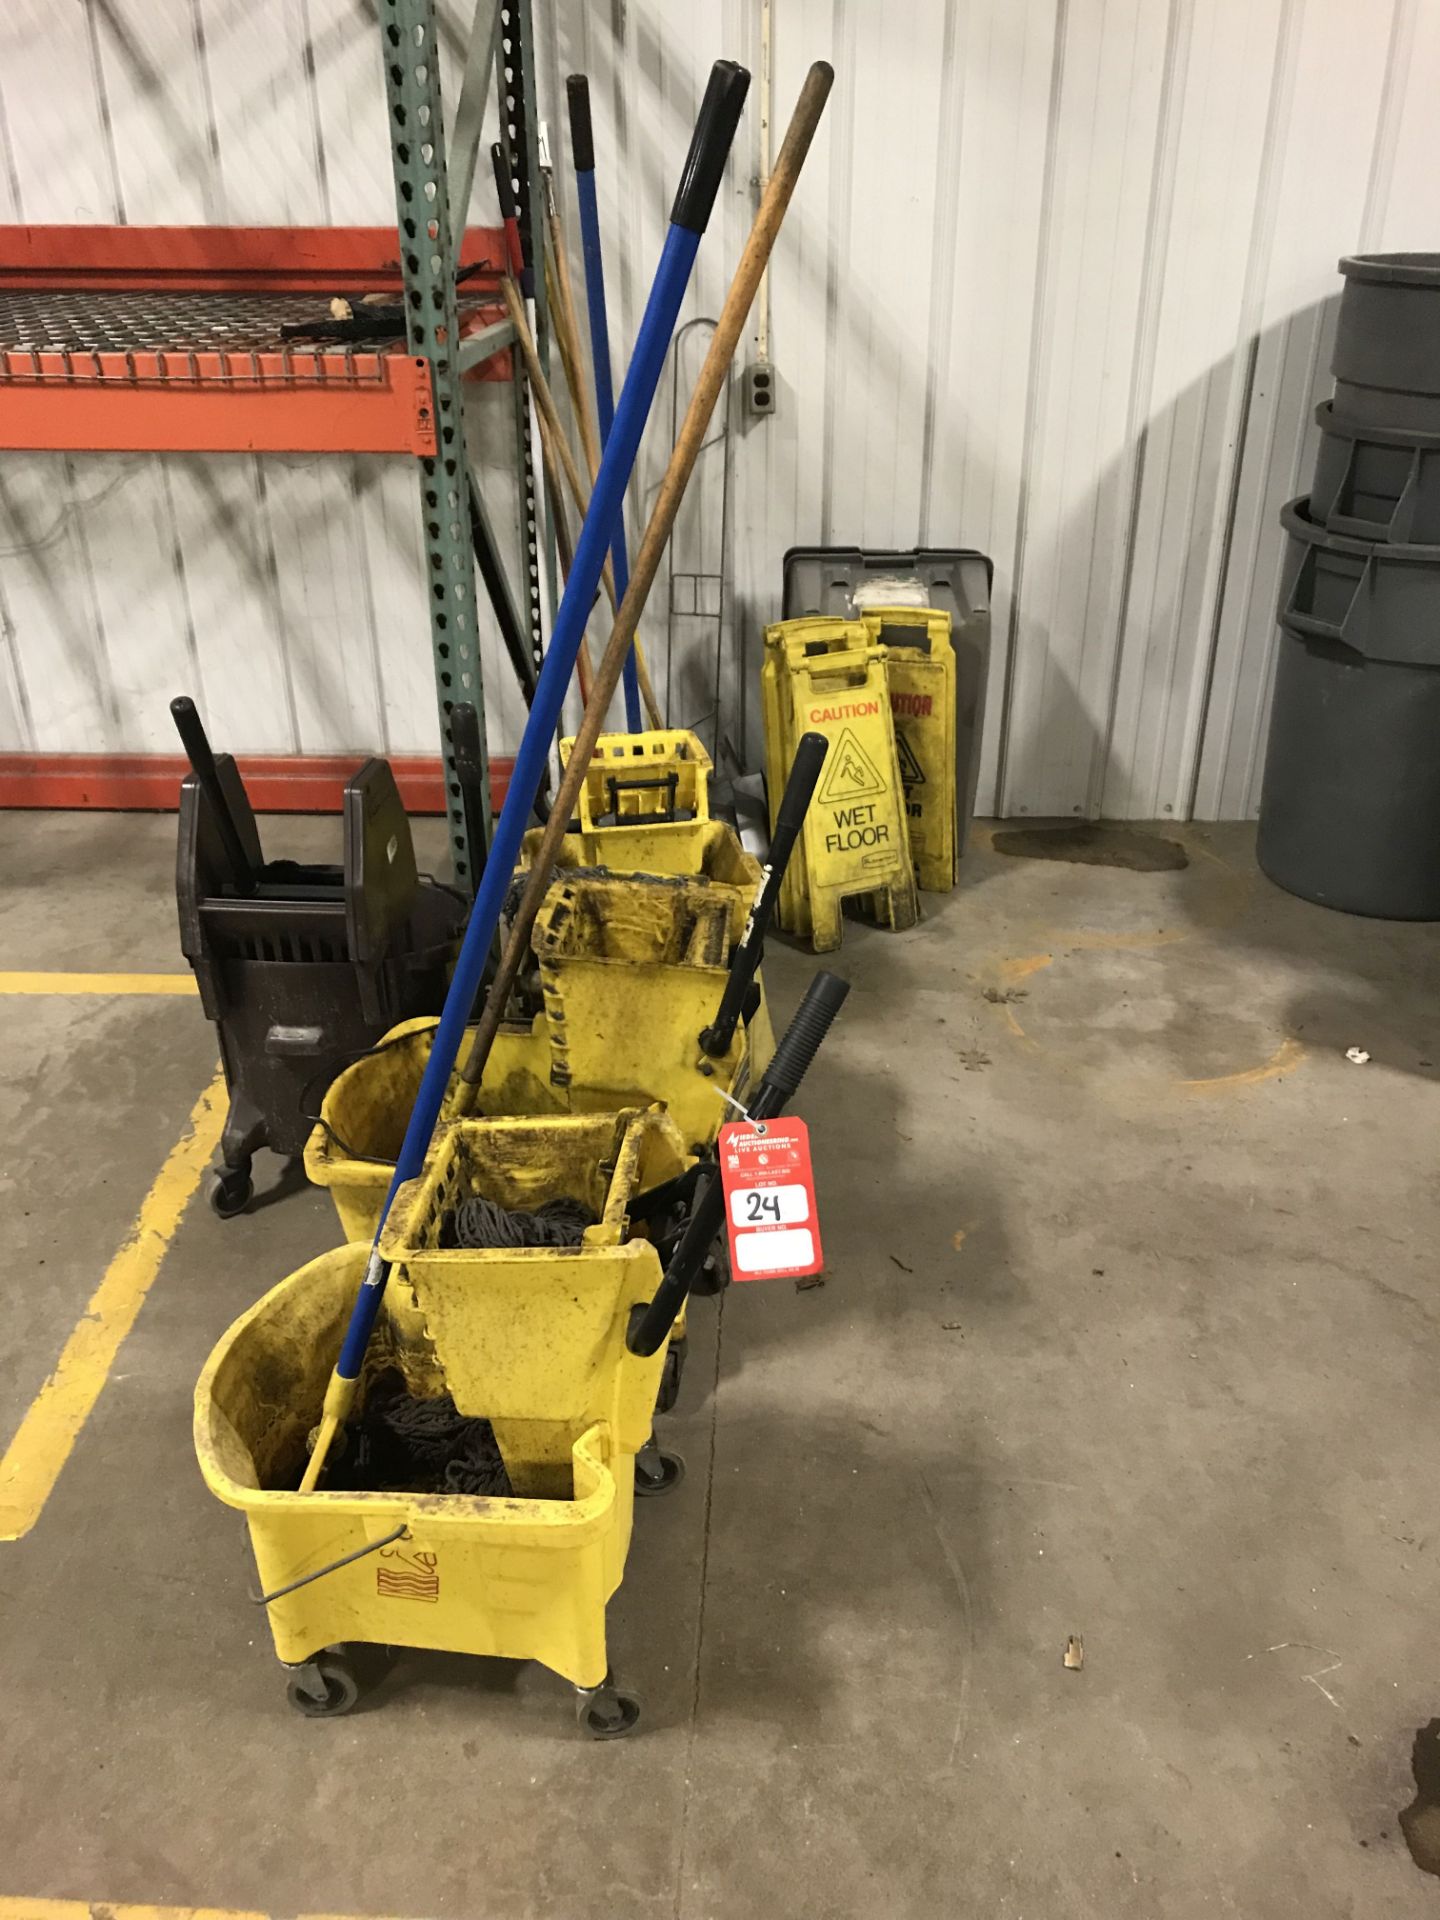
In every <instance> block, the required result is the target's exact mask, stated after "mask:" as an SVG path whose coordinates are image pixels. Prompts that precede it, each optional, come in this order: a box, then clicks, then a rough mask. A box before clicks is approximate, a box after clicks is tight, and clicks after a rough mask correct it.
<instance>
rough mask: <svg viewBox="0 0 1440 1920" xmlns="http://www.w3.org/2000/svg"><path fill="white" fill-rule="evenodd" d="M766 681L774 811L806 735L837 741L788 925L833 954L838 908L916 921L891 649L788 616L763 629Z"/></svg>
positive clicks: (801, 855) (794, 876) (789, 890)
mask: <svg viewBox="0 0 1440 1920" xmlns="http://www.w3.org/2000/svg"><path fill="white" fill-rule="evenodd" d="M761 678H762V691H763V695H764V711H765V757H766V775H767V780H768V783H769V789H770V795H771V804H772V806H774V805H777V804H778V796H779V795H780V793H781V792H782V791H783V789H784V785H785V776H786V773H787V771H788V769H789V765H790V760H791V758H792V756H793V753H794V749H795V743H796V741H797V740H798V738H799V736H800V735H801V734H802V733H805V732H816V733H821V734H824V735H825V737H826V739H827V740H828V741H829V743H830V747H829V752H828V753H827V755H826V758H825V771H824V773H823V775H822V776H821V780H820V785H819V788H818V789H817V791H816V794H815V798H814V800H813V801H812V802H811V805H810V810H809V813H808V814H807V815H806V819H805V828H804V833H803V836H802V839H801V842H800V846H799V848H798V849H797V854H796V857H795V858H794V859H792V861H791V863H790V867H789V871H788V872H787V874H786V877H785V883H784V886H783V887H782V889H781V894H780V924H781V925H782V926H783V927H785V928H786V929H787V930H788V931H790V932H792V933H799V934H805V935H808V936H809V938H810V940H811V942H812V944H813V945H814V947H815V949H816V951H817V952H826V951H829V950H830V949H832V948H834V947H838V946H839V944H840V934H841V902H842V901H844V900H846V899H853V898H856V897H859V898H860V899H861V900H862V901H863V903H864V906H865V908H866V910H867V911H868V912H869V914H870V915H871V917H872V918H873V919H875V920H877V921H878V922H879V923H880V924H881V925H882V926H891V927H909V926H913V925H914V924H915V920H916V917H917V908H916V902H915V876H914V873H913V871H912V868H911V859H910V843H909V837H908V834H907V831H906V823H905V799H904V789H903V786H902V783H901V776H900V764H899V761H898V759H897V757H896V751H895V729H894V724H893V721H892V718H891V712H890V689H889V682H888V679H887V676H886V666H885V653H884V649H883V648H881V647H880V646H878V645H876V644H875V643H874V642H873V641H872V640H871V639H870V638H869V636H868V635H867V633H866V631H865V629H864V627H863V626H861V625H860V624H859V623H857V622H853V621H843V620H830V619H806V620H787V621H784V622H782V623H781V624H780V625H778V626H774V627H771V628H769V629H768V630H767V632H766V635H765V666H764V669H763V672H762V676H761Z"/></svg>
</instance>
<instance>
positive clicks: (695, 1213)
mask: <svg viewBox="0 0 1440 1920" xmlns="http://www.w3.org/2000/svg"><path fill="white" fill-rule="evenodd" d="M724 1224H725V1190H724V1186H723V1185H722V1183H721V1179H720V1169H719V1168H718V1167H716V1168H715V1169H714V1170H713V1172H712V1173H711V1174H710V1177H709V1179H708V1180H707V1181H706V1183H705V1186H704V1189H703V1190H702V1192H701V1193H700V1194H699V1196H698V1197H697V1199H696V1201H695V1205H694V1207H693V1208H692V1209H691V1213H690V1218H689V1219H688V1220H687V1221H686V1223H685V1231H684V1233H683V1234H682V1235H681V1236H680V1244H679V1246H678V1247H676V1249H675V1251H674V1253H672V1254H671V1256H670V1263H669V1265H668V1266H667V1267H666V1269H665V1273H664V1276H663V1278H662V1279H661V1281H660V1284H659V1286H658V1287H657V1288H656V1289H655V1297H654V1298H653V1299H652V1300H648V1301H646V1303H645V1305H644V1306H643V1307H642V1306H636V1307H634V1308H633V1309H632V1310H631V1315H630V1324H629V1326H628V1327H627V1328H626V1330H625V1345H626V1348H627V1349H628V1351H629V1352H631V1353H637V1354H639V1355H640V1356H641V1358H642V1359H644V1358H648V1356H649V1355H650V1354H652V1353H655V1352H657V1351H658V1349H659V1347H660V1343H661V1342H662V1341H663V1340H664V1339H665V1338H666V1337H667V1336H668V1334H669V1332H670V1329H671V1327H673V1326H674V1324H675V1319H676V1316H677V1315H678V1313H679V1312H680V1309H681V1307H683V1306H684V1304H685V1296H686V1295H687V1294H688V1293H689V1291H690V1289H691V1288H692V1287H693V1286H694V1284H695V1282H696V1281H697V1280H698V1279H699V1277H700V1269H701V1268H702V1267H703V1266H704V1264H705V1262H706V1259H707V1258H708V1257H709V1253H710V1249H711V1247H712V1246H714V1244H715V1236H716V1234H717V1233H719V1231H720V1229H721V1227H722V1226H723V1225H724Z"/></svg>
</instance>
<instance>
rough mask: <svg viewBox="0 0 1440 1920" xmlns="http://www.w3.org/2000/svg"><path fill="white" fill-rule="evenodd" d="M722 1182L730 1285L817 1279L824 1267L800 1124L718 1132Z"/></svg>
mask: <svg viewBox="0 0 1440 1920" xmlns="http://www.w3.org/2000/svg"><path fill="white" fill-rule="evenodd" d="M720 1179H721V1182H722V1184H723V1186H724V1189H725V1224H726V1227H727V1228H728V1230H729V1234H730V1272H731V1275H732V1277H733V1278H734V1279H736V1280H781V1279H785V1278H787V1277H788V1276H790V1275H792V1274H793V1275H795V1276H797V1277H798V1276H799V1275H801V1274H806V1273H818V1272H819V1271H820V1269H821V1267H823V1266H824V1264H825V1260H824V1256H823V1254H822V1253H821V1251H820V1222H819V1220H818V1218H817V1217H816V1213H815V1178H814V1175H813V1174H812V1173H811V1171H810V1129H809V1128H808V1127H807V1126H806V1124H805V1122H804V1121H803V1120H767V1121H765V1122H764V1123H763V1124H761V1125H757V1124H755V1123H754V1122H753V1121H750V1120H732V1121H730V1122H729V1123H728V1124H727V1125H725V1126H723V1127H721V1129H720Z"/></svg>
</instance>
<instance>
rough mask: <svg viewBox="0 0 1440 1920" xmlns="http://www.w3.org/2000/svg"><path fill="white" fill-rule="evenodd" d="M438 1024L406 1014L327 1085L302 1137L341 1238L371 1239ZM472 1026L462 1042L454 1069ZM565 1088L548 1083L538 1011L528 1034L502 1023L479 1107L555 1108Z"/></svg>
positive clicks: (309, 1170) (546, 1042) (545, 1034)
mask: <svg viewBox="0 0 1440 1920" xmlns="http://www.w3.org/2000/svg"><path fill="white" fill-rule="evenodd" d="M437 1024H438V1022H437V1021H435V1020H434V1019H424V1020H405V1021H402V1022H401V1024H400V1025H399V1026H398V1027H392V1028H391V1029H390V1031H389V1033H387V1034H386V1035H385V1037H384V1039H383V1040H381V1041H380V1042H379V1044H378V1045H377V1046H376V1047H374V1048H373V1049H372V1050H371V1051H370V1052H369V1053H368V1054H366V1055H364V1056H363V1058H361V1059H359V1060H356V1061H354V1062H352V1064H351V1065H350V1066H348V1067H346V1069H345V1071H344V1072H343V1073H341V1074H338V1075H337V1076H336V1078H335V1079H334V1080H333V1081H332V1082H331V1083H330V1086H329V1087H328V1088H327V1090H326V1093H325V1097H324V1099H323V1100H322V1101H321V1103H320V1121H319V1124H318V1125H317V1126H316V1127H315V1129H314V1131H313V1132H312V1133H311V1135H310V1138H309V1139H308V1140H307V1141H306V1143H305V1177H306V1179H308V1180H309V1181H310V1183H311V1185H312V1186H316V1187H324V1188H325V1190H326V1191H327V1192H328V1193H329V1195H330V1198H331V1200H332V1201H333V1203H334V1206H335V1211H336V1213H337V1214H338V1215H339V1216H340V1231H341V1235H342V1237H343V1238H344V1239H346V1240H373V1239H374V1237H375V1229H376V1227H378V1226H379V1224H380V1209H381V1207H382V1206H383V1205H384V1203H385V1195H386V1194H387V1193H388V1192H389V1189H390V1177H391V1175H392V1174H393V1173H394V1171H395V1159H396V1155H397V1154H398V1153H399V1151H400V1143H401V1141H402V1140H403V1139H404V1137H405V1127H406V1123H407V1122H408V1120H409V1118H410V1110H411V1108H412V1107H413V1106H414V1104H415V1096H416V1095H417V1094H418V1093H419V1091H420V1082H421V1080H422V1078H423V1077H424V1073H425V1066H426V1062H427V1061H428V1060H429V1058H430V1047H431V1044H432V1042H433V1040H434V1037H435V1028H436V1026H437ZM473 1039H474V1030H473V1029H467V1031H466V1034H465V1038H464V1039H463V1040H462V1041H461V1043H460V1057H459V1060H458V1061H457V1063H456V1070H457V1071H458V1070H459V1068H460V1067H463V1065H464V1063H465V1061H466V1059H467V1058H468V1056H469V1052H470V1043H471V1041H472V1040H473ZM566 1104H567V1103H566V1100H565V1096H564V1093H563V1092H562V1091H561V1090H560V1089H559V1088H557V1087H553V1086H552V1085H551V1083H550V1036H549V1030H548V1028H547V1026H546V1023H545V1019H544V1016H543V1015H541V1014H537V1015H536V1017H535V1020H534V1022H533V1024H532V1026H531V1028H530V1029H529V1031H528V1032H517V1031H516V1029H514V1028H513V1027H502V1028H501V1030H500V1032H499V1033H498V1034H497V1035H496V1036H495V1044H494V1046H493V1047H492V1048H491V1050H490V1058H489V1059H488V1060H487V1061H486V1062H485V1075H484V1078H483V1079H482V1081H481V1083H480V1099H479V1105H480V1110H481V1112H488V1113H558V1112H561V1111H563V1110H564V1108H565V1106H566Z"/></svg>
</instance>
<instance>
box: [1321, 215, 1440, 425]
mask: <svg viewBox="0 0 1440 1920" xmlns="http://www.w3.org/2000/svg"><path fill="white" fill-rule="evenodd" d="M1340 271H1341V273H1342V274H1344V276H1345V290H1344V292H1343V293H1342V294H1341V296H1340V313H1339V318H1338V320H1337V323H1336V330H1335V351H1334V355H1333V357H1332V359H1331V363H1330V364H1331V367H1332V369H1333V371H1334V374H1335V410H1336V412H1337V413H1341V414H1343V415H1344V416H1345V417H1346V418H1347V419H1349V420H1353V421H1356V422H1358V423H1360V424H1362V425H1365V426H1371V427H1391V428H1399V429H1400V430H1402V431H1405V430H1409V431H1411V432H1415V433H1440V253H1362V254H1353V255H1351V256H1349V257H1348V258H1346V259H1344V260H1342V261H1341V262H1340Z"/></svg>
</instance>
